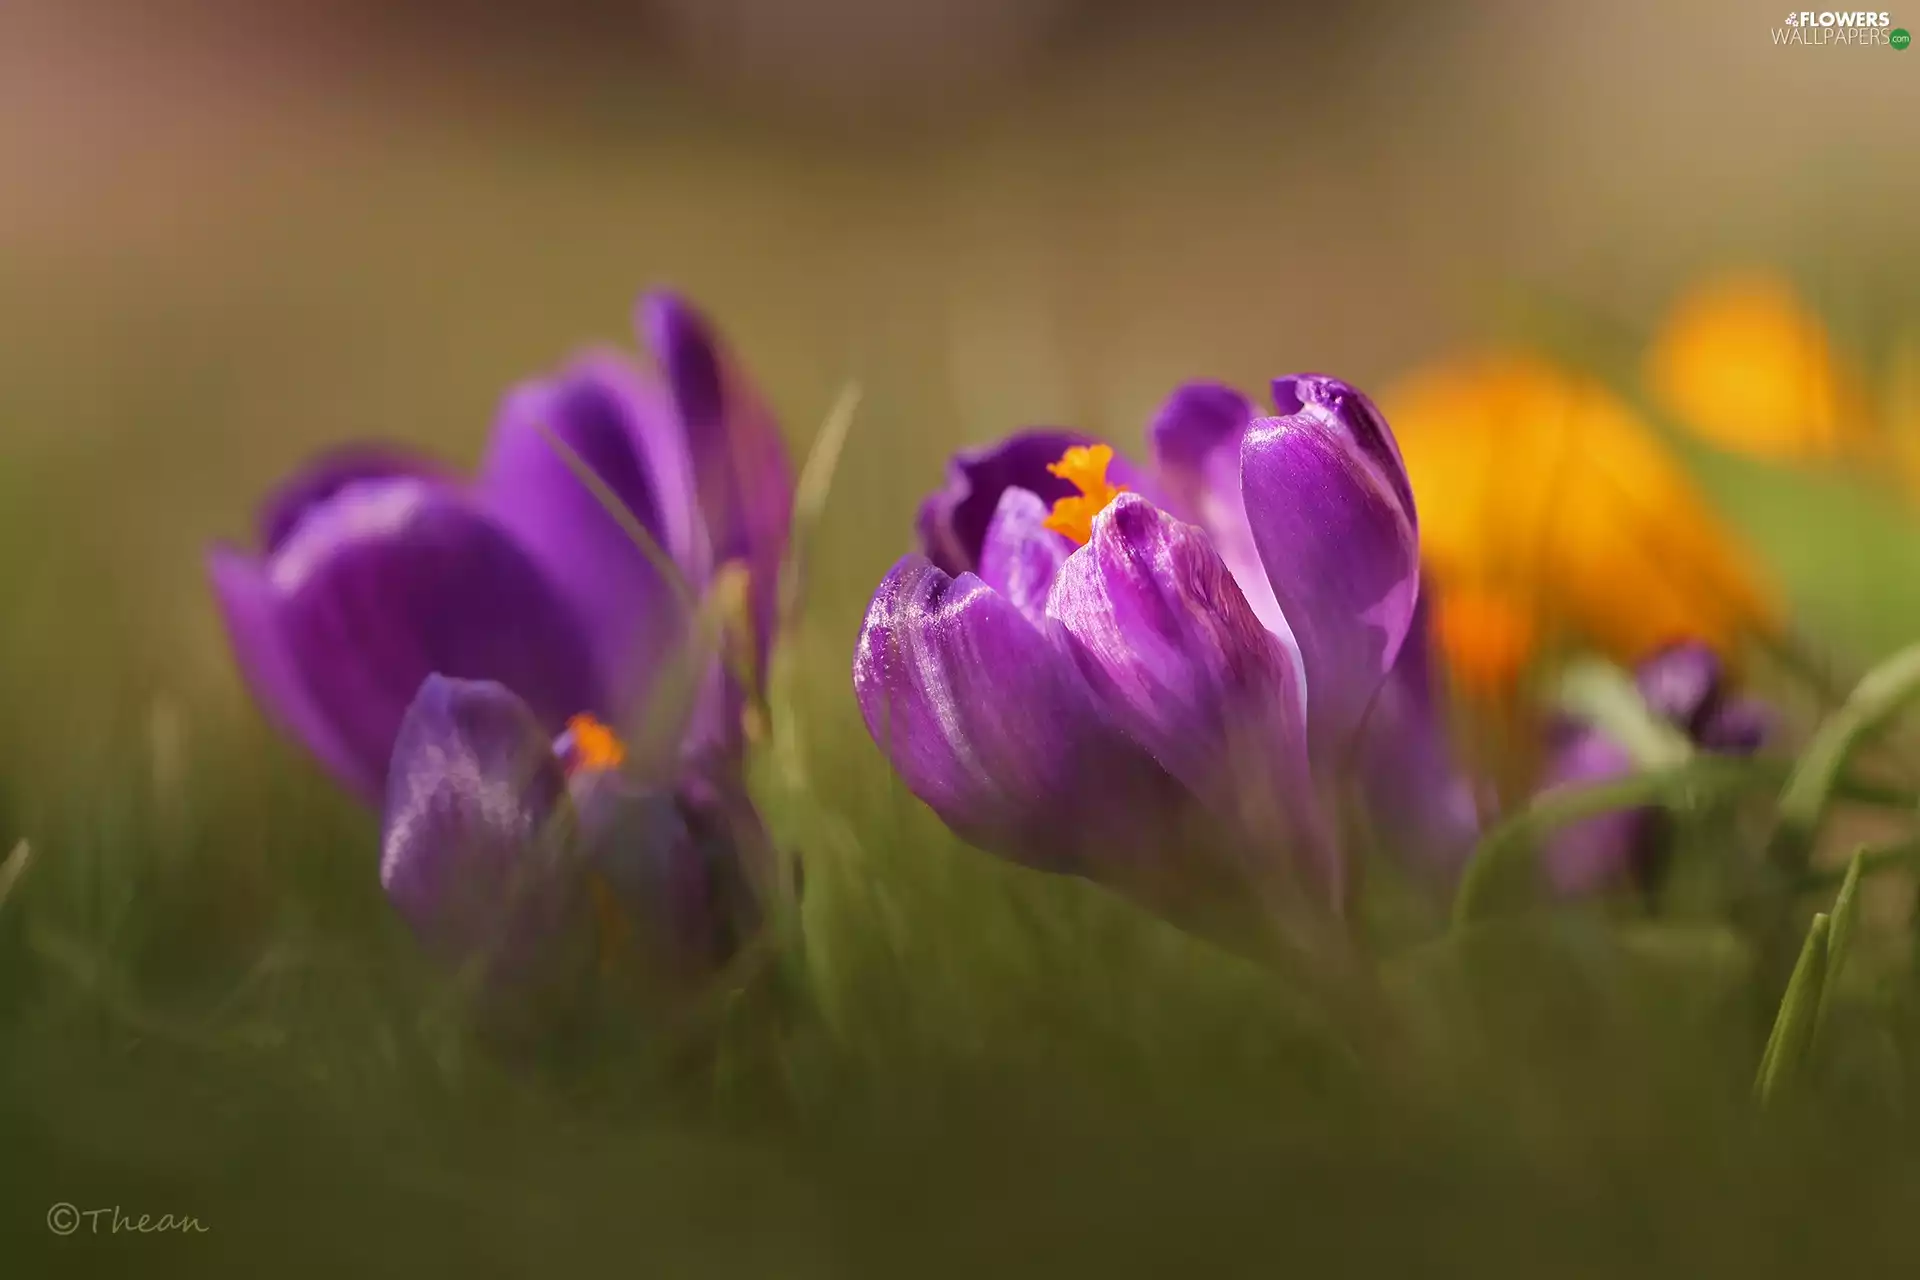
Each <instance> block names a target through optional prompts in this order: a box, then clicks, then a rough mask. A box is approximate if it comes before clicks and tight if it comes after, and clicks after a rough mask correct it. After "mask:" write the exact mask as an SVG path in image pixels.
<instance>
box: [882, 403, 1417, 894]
mask: <svg viewBox="0 0 1920 1280" xmlns="http://www.w3.org/2000/svg"><path fill="white" fill-rule="evenodd" d="M1273 395H1274V402H1275V403H1274V408H1275V409H1276V410H1277V413H1273V414H1266V413H1263V412H1262V411H1260V410H1257V409H1256V408H1255V407H1254V406H1253V405H1252V403H1251V402H1249V401H1248V400H1247V399H1246V398H1245V397H1244V396H1242V395H1240V394H1239V393H1238V392H1236V391H1233V390H1232V389H1230V388H1227V387H1221V386H1217V385H1214V384H1205V383H1195V384H1190V385H1188V386H1185V387H1182V388H1181V389H1180V390H1179V391H1177V392H1176V393H1175V394H1174V396H1173V397H1172V399H1171V400H1170V401H1169V402H1168V404H1167V405H1166V407H1165V408H1164V409H1163V410H1162V411H1161V413H1160V415H1159V416H1158V418H1157V419H1156V420H1155V422H1154V424H1153V427H1152V431H1151V438H1152V445H1153V451H1154V454H1155V458H1156V461H1157V462H1158V464H1159V466H1158V468H1157V469H1156V470H1155V471H1153V472H1146V471H1143V470H1141V469H1140V468H1137V467H1134V466H1132V465H1130V464H1128V463H1126V462H1125V460H1124V459H1122V458H1120V457H1119V456H1118V455H1116V454H1115V452H1114V451H1113V450H1112V448H1111V447H1109V446H1107V445H1105V444H1100V443H1096V442H1093V441H1091V440H1089V439H1088V438H1087V437H1084V436H1080V435H1077V434H1075V433H1070V432H1059V431H1027V432H1023V433H1020V434H1017V435H1015V436H1012V437H1010V438H1008V439H1007V440H1005V441H1003V442H1001V443H1000V444H998V445H995V446H991V447H989V448H986V449H979V450H973V451H969V452H968V453H965V454H963V455H961V456H960V457H959V458H958V459H956V460H955V463H954V465H953V467H952V468H951V471H950V474H949V481H948V484H947V486H946V487H945V488H944V489H943V490H942V491H941V492H939V493H937V494H935V495H934V496H933V497H932V498H930V499H929V500H928V501H927V503H926V504H925V506H924V507H923V509H922V513H921V519H920V531H921V535H922V540H923V547H924V549H923V551H922V552H921V553H918V554H913V555H909V556H907V557H906V558H905V559H903V560H902V561H900V563H899V564H897V565H896V566H895V567H894V569H893V570H892V572H891V573H889V574H888V575H887V578H886V580H885V581H884V582H882V583H881V585H880V589H879V591H878V593H877V594H876V595H875V597H874V601H873V604H872V607H871V608H870V609H869V611H868V614H867V619H866V624H865V626H864V627H863V629H862V632H861V636H860V642H859V646H858V650H857V652H856V655H855V659H854V673H853V674H854V686H855V690H856V692H857V694H858V696H859V700H860V706H861V710H862V712H863V714H864V716H865V718H866V722H867V727H868V729H869V731H870V732H871V733H872V734H873V737H874V739H875V741H876V742H877V743H879V744H880V746H881V748H882V749H883V750H884V751H885V752H886V754H887V756H888V758H889V760H890V761H891V762H892V764H893V766H894V768H895V770H896V771H897V772H898V773H899V774H900V776H901V777H902V779H903V780H904V781H905V782H906V784H907V786H908V788H909V789H910V790H912V791H913V793H914V794H915V795H917V796H918V797H920V799H922V800H923V801H925V802H926V803H927V804H928V805H929V806H930V807H931V808H932V809H933V810H934V811H935V812H936V813H937V814H938V815H939V816H940V817H941V818H942V819H943V820H944V821H945V822H946V823H947V824H948V825H949V826H950V827H951V828H953V830H954V831H955V832H957V833H958V834H959V835H961V836H962V837H963V838H965V839H967V840H969V841H970V842H972V843H975V844H977V845H979V846H981V847H983V848H985V849H988V850H990V851H993V852H995V853H999V854H1001V855H1003V856H1006V857H1009V858H1012V859H1014V860H1017V861H1020V862H1023V863H1027V864H1029V865H1034V866H1038V867H1042V868H1046V869H1050V870H1057V871H1067V872H1073V873H1077V874H1081V875H1085V876H1088V877H1090V878H1092V879H1096V880H1101V881H1104V882H1106V883H1108V884H1110V885H1112V886H1114V887H1116V888H1119V889H1121V890H1122V891H1123V892H1127V893H1129V894H1131V895H1133V896H1134V897H1136V898H1138V899H1140V900H1142V901H1143V902H1145V903H1146V904H1147V905H1149V906H1152V907H1154V908H1156V909H1158V910H1161V911H1162V912H1164V913H1166V914H1168V915H1170V916H1173V917H1174V918H1176V919H1180V918H1181V917H1182V916H1183V913H1184V909H1185V907H1186V906H1187V905H1188V904H1187V902H1186V901H1185V899H1184V896H1183V895H1186V894H1188V893H1191V892H1194V891H1195V886H1197V885H1206V886H1208V887H1209V890H1210V891H1215V892H1224V893H1226V894H1227V895H1229V896H1231V895H1233V894H1240V895H1242V896H1248V891H1249V890H1251V891H1252V893H1251V897H1252V898H1253V899H1254V900H1256V901H1258V902H1260V903H1261V904H1262V905H1265V906H1277V907H1278V908H1279V909H1283V910H1284V909H1286V907H1287V905H1288V904H1300V903H1310V904H1313V905H1314V906H1315V907H1316V908H1323V907H1326V906H1330V905H1331V904H1332V903H1333V902H1334V900H1335V899H1336V897H1337V894H1338V891H1339V888H1340V885H1341V881H1342V876H1343V866H1342V859H1341V855H1340V850H1339V847H1338V844H1337V840H1336V837H1335V834H1334V832H1333V829H1332V825H1331V823H1330V821H1329V813H1328V809H1327V806H1326V804H1325V799H1326V795H1327V791H1328V785H1329V783H1330V781H1331V780H1332V777H1333V775H1334V774H1336V773H1338V772H1339V771H1340V770H1342V769H1343V768H1344V767H1345V765H1346V764H1347V763H1349V762H1350V760H1351V759H1353V758H1355V757H1356V756H1357V755H1358V754H1359V753H1358V752H1357V748H1358V746H1359V744H1360V740H1361V730H1362V727H1363V724H1364V723H1365V722H1366V720H1367V714H1368V711H1369V709H1370V708H1372V707H1374V705H1375V703H1376V701H1377V700H1378V699H1377V695H1379V694H1380V692H1381V690H1382V688H1383V686H1384V685H1386V684H1388V682H1389V678H1390V676H1393V675H1394V674H1395V673H1396V672H1397V670H1398V666H1397V664H1398V662H1399V660H1400V658H1401V655H1402V654H1403V653H1404V652H1407V651H1408V646H1409V637H1410V635H1411V634H1412V633H1413V632H1414V631H1415V630H1416V628H1418V627H1419V626H1420V621H1419V617H1418V614H1417V604H1418V595H1419V574H1418V535H1417V526H1416V520H1415V514H1414V508H1413V496H1412V491H1411V490H1410V488H1409V487H1408V484H1407V478H1406V474H1405V470H1404V468H1403V467H1402V465H1401V462H1400V458H1399V454H1398V451H1397V450H1396V448H1395V446H1394V441H1393V437H1392V434H1391V433H1390V432H1389V431H1388V430H1387V427H1386V423H1385V421H1384V419H1382V418H1381V417H1380V415H1379V413H1378V412H1377V411H1376V410H1375V409H1374V407H1373V406H1372V404H1371V403H1370V402H1368V401H1367V399H1366V398H1365V397H1364V396H1363V395H1361V394H1360V393H1359V392H1358V391H1356V390H1355V389H1353V388H1352V387H1350V386H1348V385H1346V384H1345V383H1342V382H1339V381H1338V380H1336V379H1332V378H1325V377H1320V376H1316V375H1301V376H1298V377H1291V378H1283V379H1280V380H1279V381H1277V382H1276V383H1275V384H1274V388H1273ZM1421 674H1422V672H1421V671H1416V672H1415V673H1414V675H1415V677H1416V678H1417V677H1419V676H1420V675H1421ZM1426 710H1427V704H1426V702H1425V701H1424V700H1417V699H1400V700H1397V702H1396V705H1395V710H1394V715H1395V717H1397V718H1399V721H1400V722H1399V723H1398V725H1397V728H1398V730H1399V731H1400V732H1403V733H1406V734H1423V733H1430V732H1432V726H1431V725H1430V724H1429V723H1426V722H1424V721H1423V720H1421V719H1420V717H1421V716H1422V715H1423V714H1424V712H1425V711H1426ZM1396 763H1397V762H1396ZM1416 807H1417V806H1416ZM1435 834H1438V835H1440V837H1441V838H1451V837H1452V836H1453V835H1454V834H1455V833H1452V832H1446V833H1435Z"/></svg>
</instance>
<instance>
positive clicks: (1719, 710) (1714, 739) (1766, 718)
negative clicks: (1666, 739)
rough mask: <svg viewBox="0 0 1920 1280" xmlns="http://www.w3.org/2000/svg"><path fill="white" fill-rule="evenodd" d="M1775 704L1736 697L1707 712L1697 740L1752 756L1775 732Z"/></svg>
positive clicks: (1729, 752)
mask: <svg viewBox="0 0 1920 1280" xmlns="http://www.w3.org/2000/svg"><path fill="white" fill-rule="evenodd" d="M1775 719H1776V717H1775V715H1774V711H1773V708H1772V707H1770V706H1768V705H1767V704H1766V703H1764V702H1761V701H1760V700H1759V699H1757V698H1736V699H1733V700H1731V701H1728V702H1725V703H1722V704H1721V705H1720V706H1718V707H1715V708H1714V709H1713V710H1711V711H1710V712H1708V713H1707V716H1706V718H1705V722H1704V723H1703V724H1701V726H1700V730H1699V732H1698V733H1697V734H1696V735H1695V740H1696V741H1698V742H1699V744H1700V745H1701V746H1702V747H1705V748H1706V749H1707V750H1708V751H1718V752H1721V753H1723V754H1726V755H1732V756H1748V755H1752V754H1753V753H1754V752H1756V751H1758V750H1759V749H1760V748H1761V746H1762V745H1763V744H1764V743H1765V742H1766V740H1767V738H1768V736H1769V735H1770V734H1772V732H1773V727H1774V721H1775Z"/></svg>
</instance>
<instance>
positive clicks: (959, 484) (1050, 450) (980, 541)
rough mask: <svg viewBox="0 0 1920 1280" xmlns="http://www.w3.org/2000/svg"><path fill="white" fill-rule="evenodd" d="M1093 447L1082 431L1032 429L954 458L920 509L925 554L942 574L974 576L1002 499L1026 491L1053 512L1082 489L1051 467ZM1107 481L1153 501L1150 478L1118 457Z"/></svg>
mask: <svg viewBox="0 0 1920 1280" xmlns="http://www.w3.org/2000/svg"><path fill="white" fill-rule="evenodd" d="M1094 443H1096V441H1095V440H1094V438H1093V437H1092V436H1089V435H1084V434H1082V433H1080V432H1078V431H1062V430H1055V429H1053V428H1050V427H1049V428H1033V429H1029V430H1026V431H1021V432H1017V433H1015V434H1014V435H1010V436H1008V437H1007V438H1006V439H1004V440H1001V441H999V442H997V443H995V444H990V445H986V446H984V447H982V448H978V449H968V450H964V451H962V452H960V453H957V454H955V455H954V456H953V458H952V460H951V461H949V462H948V463H947V482H946V484H945V486H943V487H942V488H941V490H940V491H939V492H938V493H935V494H933V495H932V496H930V497H928V498H927V500H926V501H925V502H923V503H921V504H920V518H919V531H920V547H921V550H922V551H923V552H925V554H926V556H927V558H928V559H929V560H931V561H933V563H934V565H935V566H936V567H938V568H939V569H940V570H941V572H943V573H948V574H961V573H973V572H976V571H977V570H978V569H979V568H980V555H981V551H982V548H983V547H984V546H985V544H986V538H987V528H988V526H989V525H991V524H992V523H993V517H994V514H995V513H996V512H997V511H998V510H999V509H1000V495H1001V494H1003V493H1005V492H1006V491H1007V490H1008V489H1025V490H1027V491H1028V492H1029V493H1033V494H1037V495H1039V498H1040V501H1041V502H1042V503H1043V504H1044V505H1045V507H1046V508H1047V510H1049V511H1051V510H1052V509H1053V504H1054V503H1056V502H1058V501H1059V500H1060V499H1062V498H1069V497H1072V496H1073V495H1074V494H1076V493H1078V492H1079V490H1078V489H1075V488H1074V487H1073V485H1072V484H1070V483H1068V482H1067V481H1065V480H1062V479H1061V478H1060V477H1058V476H1056V475H1054V474H1053V473H1052V472H1050V471H1048V470H1047V467H1048V466H1049V465H1051V464H1053V463H1055V462H1058V461H1060V456H1061V455H1062V454H1064V453H1065V452H1066V451H1067V450H1068V449H1071V448H1073V447H1074V446H1076V445H1089V444H1094ZM1107 477H1108V479H1110V480H1111V481H1112V482H1113V483H1114V484H1116V485H1118V486H1120V487H1122V488H1125V489H1129V490H1131V491H1133V492H1134V493H1145V494H1147V495H1148V496H1150V497H1151V496H1153V493H1152V480H1151V477H1149V476H1147V475H1146V474H1145V473H1144V472H1142V471H1141V470H1140V469H1139V468H1138V467H1135V466H1134V465H1133V464H1132V463H1130V462H1128V461H1127V460H1126V459H1125V458H1123V457H1121V456H1119V455H1118V454H1117V453H1116V454H1115V455H1114V459H1113V463H1112V465H1111V466H1109V467H1108V468H1107Z"/></svg>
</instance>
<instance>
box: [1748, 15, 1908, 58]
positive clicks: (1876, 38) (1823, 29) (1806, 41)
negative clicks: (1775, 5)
mask: <svg viewBox="0 0 1920 1280" xmlns="http://www.w3.org/2000/svg"><path fill="white" fill-rule="evenodd" d="M1773 42H1774V43H1775V44H1785V45H1802V46H1806V47H1809V48H1811V47H1815V46H1834V47H1839V46H1846V47H1854V48H1864V47H1870V46H1873V45H1885V46H1887V47H1889V48H1894V49H1905V48H1906V47H1907V45H1908V44H1910V43H1911V42H1912V37H1910V36H1909V35H1908V34H1907V32H1906V31H1905V29H1903V28H1897V27H1895V26H1894V25H1893V16H1892V15H1891V14H1889V13H1886V12H1885V11H1880V12H1875V11H1873V10H1867V9H1854V10H1849V11H1847V12H1844V13H1842V12H1837V11H1835V10H1831V9H1828V10H1822V11H1820V12H1818V13H1815V12H1813V11H1811V10H1807V9H1802V10H1800V11H1799V12H1797V13H1789V14H1788V15H1787V20H1786V24H1785V25H1784V26H1779V27H1775V28H1774V29H1773Z"/></svg>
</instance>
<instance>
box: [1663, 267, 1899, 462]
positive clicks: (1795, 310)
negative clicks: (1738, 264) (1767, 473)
mask: <svg viewBox="0 0 1920 1280" xmlns="http://www.w3.org/2000/svg"><path fill="white" fill-rule="evenodd" d="M1646 378H1647V386H1648V389H1649V390H1650V391H1651V392H1652V394H1653V397H1654V399H1655V402H1656V403H1657V404H1658V405H1659V407H1660V409H1661V410H1662V411H1663V412H1665V413H1667V414H1669V415H1670V416H1671V417H1672V418H1673V419H1674V420H1675V421H1677V422H1678V423H1680V424H1681V425H1682V426H1684V427H1686V428H1687V429H1688V430H1690V431H1693V432H1695V433H1696V434H1698V435H1700V436H1701V437H1703V438H1704V439H1707V440H1711V441H1712V442H1713V443H1715V444H1717V445H1720V446H1722V447H1724V448H1727V449H1733V450H1737V451H1739V452H1742V453H1747V454H1752V455H1754V456H1756V457H1761V458H1771V459H1782V460H1792V459H1799V458H1819V457H1826V456H1830V455H1833V454H1836V453H1839V452H1841V451H1842V450H1843V449H1844V448H1845V447H1846V446H1847V445H1848V444H1849V442H1850V441H1855V440H1859V439H1861V438H1863V433H1864V431H1865V429H1866V427H1867V426H1868V419H1867V413H1866V401H1865V395H1864V393H1863V390H1862V388H1861V386H1860V381H1859V375H1858V374H1857V373H1856V372H1855V371H1853V370H1852V369H1850V368H1848V367H1847V366H1846V364H1845V362H1844V360H1843V359H1842V357H1841V356H1840V354H1839V353H1838V352H1836V351H1835V349H1834V346H1833V343H1832V340H1831V339H1830V338H1829V337H1828V334H1827V329H1826V326H1825V324H1823V323H1822V322H1821V319H1820V317H1819V316H1818V315H1817V314H1815V313H1814V312H1813V310H1812V309H1811V308H1809V307H1808V306H1807V305H1806V304H1805V303H1804V302H1803V301H1802V300H1801V298H1800V297H1799V295H1798V294H1796V293H1795V292H1794V289H1793V286H1792V285H1790V284H1788V283H1787V282H1786V281H1785V280H1783V279H1781V278H1780V277H1778V276H1776V275H1772V274H1769V273H1765V272H1741V273H1736V274H1730V275H1725V276H1720V277H1717V278H1714V279H1710V280H1706V281H1703V282H1701V283H1700V284H1698V285H1696V286H1695V287H1693V288H1692V289H1689V290H1688V291H1687V292H1686V293H1684V294H1682V295H1681V296H1680V298H1679V299H1678V300H1677V301H1676V302H1675V303H1674V304H1673V307H1672V309H1671V310H1670V311H1669V312H1668V314H1667V317H1666V320H1665V322H1664V323H1663V324H1662V325H1661V327H1660V330H1659V332H1658V334H1657V335H1656V336H1655V338H1654V340H1653V343H1652V345H1651V346H1650V347H1649V348H1648V351H1647V356H1646Z"/></svg>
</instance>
